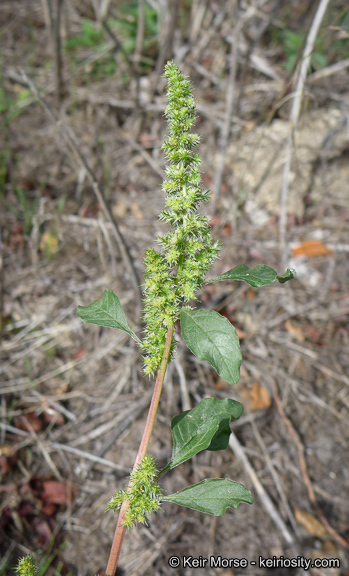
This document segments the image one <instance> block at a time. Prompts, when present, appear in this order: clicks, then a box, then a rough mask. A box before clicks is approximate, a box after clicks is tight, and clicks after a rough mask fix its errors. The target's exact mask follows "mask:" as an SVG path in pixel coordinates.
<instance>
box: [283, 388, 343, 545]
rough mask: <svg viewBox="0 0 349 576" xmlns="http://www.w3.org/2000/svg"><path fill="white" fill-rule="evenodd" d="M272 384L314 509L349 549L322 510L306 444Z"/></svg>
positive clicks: (327, 528) (341, 543) (336, 537)
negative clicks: (314, 485) (295, 447)
mask: <svg viewBox="0 0 349 576" xmlns="http://www.w3.org/2000/svg"><path fill="white" fill-rule="evenodd" d="M272 385H273V392H274V400H275V403H276V406H277V409H278V412H279V414H280V416H281V418H282V419H283V421H284V423H285V425H286V427H287V430H288V432H289V434H290V436H291V437H292V438H293V440H294V442H295V444H296V446H297V450H298V458H299V465H300V469H301V472H302V476H303V480H304V484H305V486H306V488H307V491H308V497H309V500H310V502H311V504H312V506H313V507H314V510H315V511H316V513H317V515H318V516H319V518H320V520H321V522H322V524H323V525H324V526H325V528H326V530H327V532H328V533H329V534H331V536H333V538H334V539H335V540H336V542H338V544H340V546H343V548H345V549H346V550H349V543H348V542H347V541H346V540H344V538H342V536H340V535H339V534H337V532H336V531H335V529H334V528H332V526H331V525H330V524H329V522H328V520H327V518H326V517H325V515H324V513H323V512H322V510H321V508H320V506H319V505H318V503H317V500H316V496H315V492H314V489H313V486H312V483H311V481H310V478H309V474H308V468H307V463H306V460H305V456H304V446H303V444H302V441H301V439H300V437H299V436H298V434H297V432H296V430H295V429H294V427H293V425H292V422H291V420H290V419H289V418H288V417H287V416H286V414H285V411H284V407H283V405H282V402H281V400H280V396H279V393H278V389H277V386H276V382H275V380H274V379H272Z"/></svg>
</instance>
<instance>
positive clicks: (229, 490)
mask: <svg viewBox="0 0 349 576" xmlns="http://www.w3.org/2000/svg"><path fill="white" fill-rule="evenodd" d="M161 500H162V501H165V502H174V503H175V504H178V505H179V506H186V507H187V508H191V509H192V510H199V511H200V512H206V514H213V515H214V516H222V515H223V514H225V511H226V509H227V508H234V509H236V508H238V507H239V504H241V502H245V503H246V504H252V503H253V496H252V494H251V492H250V491H249V490H247V488H245V486H243V485H242V484H239V483H238V482H233V480H229V478H208V479H206V480H202V482H199V483H198V484H194V485H193V486H188V488H184V490H180V491H179V492H176V493H175V494H170V495H169V496H164V497H162V498H161Z"/></svg>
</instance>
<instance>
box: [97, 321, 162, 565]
mask: <svg viewBox="0 0 349 576" xmlns="http://www.w3.org/2000/svg"><path fill="white" fill-rule="evenodd" d="M172 336H173V327H172V328H169V329H168V332H167V338H166V345H165V350H164V354H163V357H162V361H161V366H160V368H159V371H158V374H157V377H156V381H155V386H154V392H153V397H152V399H151V403H150V407H149V412H148V417H147V421H146V424H145V428H144V432H143V436H142V440H141V443H140V445H139V449H138V453H137V458H136V461H135V463H134V466H133V470H135V468H136V467H137V466H138V465H139V464H140V463H141V461H142V460H143V458H144V456H145V455H146V453H147V450H148V446H149V441H150V437H151V434H152V431H153V428H154V422H155V417H156V412H157V409H158V406H159V401H160V396H161V391H162V385H163V382H164V378H165V373H166V368H167V364H168V361H169V357H170V351H171V343H172ZM129 487H130V484H129V485H128V488H129ZM129 506H130V503H129V502H128V501H125V502H124V503H123V504H122V506H121V509H120V512H119V518H118V523H117V526H116V530H115V534H114V540H113V544H112V547H111V550H110V556H109V560H108V565H107V568H106V571H105V576H114V574H115V571H116V566H117V563H118V559H119V555H120V550H121V545H122V541H123V538H124V534H125V530H126V527H125V526H122V524H123V522H124V520H125V514H126V512H127V510H128V508H129Z"/></svg>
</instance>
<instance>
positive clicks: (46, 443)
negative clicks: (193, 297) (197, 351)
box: [0, 0, 349, 576]
mask: <svg viewBox="0 0 349 576" xmlns="http://www.w3.org/2000/svg"><path fill="white" fill-rule="evenodd" d="M1 4H2V7H1V11H0V26H1V29H0V34H1V44H2V56H1V66H2V72H1V92H0V110H1V125H2V127H1V135H0V139H1V152H0V162H1V166H0V186H1V216H0V218H1V220H0V222H1V239H0V241H1V252H2V262H1V265H2V277H1V317H2V341H1V366H0V371H1V392H2V394H1V430H0V434H1V441H0V443H1V448H0V464H1V467H0V472H1V505H0V542H1V543H0V554H1V556H0V575H3V576H5V575H6V576H9V575H10V574H12V573H13V571H12V568H13V566H14V565H15V563H16V561H17V559H18V557H19V556H23V555H25V554H26V553H28V552H31V553H33V554H34V555H35V557H36V559H37V561H40V562H41V563H40V570H41V571H40V574H42V575H43V574H48V575H54V574H64V575H67V574H71V575H72V576H85V575H93V574H97V573H98V572H99V573H100V574H103V573H104V572H103V571H104V570H105V566H106V561H107V558H108V554H109V550H110V545H111V541H112V538H113V533H114V529H115V525H116V518H115V516H114V515H113V514H112V513H110V512H109V513H106V512H105V508H106V505H107V503H108V501H109V499H110V497H111V496H112V494H113V493H115V492H116V491H117V490H119V489H120V488H122V487H124V485H125V482H126V478H127V476H128V474H129V469H130V468H131V467H132V464H133V461H134V458H135V455H136V453H137V449H138V444H139V440H140V436H141V434H142V431H143V426H144V422H145V418H146V414H147V407H148V405H149V401H150V397H151V392H152V386H153V382H152V380H149V379H148V378H145V377H144V376H143V374H142V362H141V356H140V353H139V351H138V349H137V348H136V347H135V346H134V343H133V341H130V339H129V338H128V337H127V335H126V334H124V333H121V332H119V331H113V330H111V329H107V328H103V329H101V328H99V327H97V326H92V325H88V324H83V323H82V322H81V320H80V319H79V318H77V306H78V305H79V304H83V305H87V304H89V303H91V302H92V301H93V300H95V299H97V298H100V297H101V295H102V293H103V290H104V289H106V288H110V289H112V290H114V292H115V293H116V294H117V295H118V297H119V298H120V301H121V304H122V306H123V308H124V310H125V312H126V315H127V318H128V320H129V324H130V325H131V327H132V329H133V330H134V331H135V332H136V333H137V334H139V335H141V329H142V328H141V322H140V316H139V291H138V290H137V289H136V288H135V283H138V285H141V283H142V270H143V253H144V249H145V248H146V247H148V246H151V245H153V243H154V239H155V238H156V236H157V235H158V234H160V233H161V232H162V231H163V229H164V228H163V225H162V224H161V223H160V222H159V221H158V220H157V215H158V213H159V210H160V209H161V207H162V205H163V193H162V191H161V182H162V174H163V170H164V159H163V155H162V152H161V148H160V147H161V144H162V143H163V141H164V138H165V137H166V124H165V120H164V117H163V112H164V106H165V100H164V93H165V92H164V90H165V84H164V80H163V79H162V78H161V76H160V74H161V73H162V69H163V63H164V62H165V61H166V59H167V57H169V56H171V57H172V56H174V58H175V61H176V62H177V63H178V65H179V66H180V67H181V69H182V70H183V71H184V73H185V74H187V75H188V76H190V79H191V81H192V84H193V86H194V91H195V97H196V100H197V106H198V120H197V123H196V131H197V132H198V133H199V134H200V135H201V145H200V153H201V155H202V172H203V183H204V186H205V187H208V188H210V189H211V190H213V191H214V189H215V182H216V178H217V175H218V176H219V170H220V165H221V162H222V160H223V166H224V170H223V172H222V173H221V181H220V185H219V187H218V190H219V193H218V194H216V196H215V202H214V205H213V206H214V209H213V208H212V205H211V206H209V205H208V206H207V207H205V210H206V213H207V216H208V218H209V220H210V222H211V225H212V234H213V236H214V238H216V239H218V240H220V241H221V242H222V244H223V249H222V251H221V253H220V259H219V260H217V262H216V263H215V265H214V267H213V269H212V271H211V272H210V275H209V276H210V277H212V278H214V277H216V276H217V275H219V274H222V273H223V272H225V271H227V270H229V269H230V268H233V267H234V266H236V265H238V264H241V263H245V264H247V265H248V266H251V267H252V266H256V265H258V264H262V263H263V264H267V265H269V266H272V267H273V268H275V269H276V270H277V271H278V273H283V272H284V271H285V269H286V267H291V268H295V269H296V272H297V278H296V279H295V280H293V281H292V282H288V283H287V284H285V285H281V284H273V285H271V286H268V287H264V288H261V289H253V288H250V287H249V286H245V285H242V284H240V283H236V284H232V283H228V282H227V283H216V284H208V285H207V286H206V287H205V289H204V290H203V291H202V293H201V294H200V302H199V306H201V307H203V308H207V309H214V310H217V311H219V312H221V313H222V314H224V315H225V316H226V317H227V318H228V319H229V320H230V321H231V322H232V323H233V325H234V326H235V327H236V329H237V330H238V333H239V337H240V342H241V349H242V354H243V363H242V369H241V379H240V381H239V383H238V384H237V385H236V386H234V387H231V386H230V385H228V384H227V383H226V382H225V381H223V380H221V379H219V378H218V377H217V375H216V373H215V372H214V371H213V369H211V368H210V366H209V365H208V364H207V363H203V362H200V361H198V360H197V359H196V358H195V357H194V356H193V355H192V354H191V352H190V351H189V350H188V349H187V348H186V346H185V345H184V343H183V340H182V338H181V334H180V332H179V330H178V331H177V333H176V340H177V353H176V357H175V360H174V361H173V363H172V364H171V365H170V367H169V369H168V372H167V376H166V380H165V385H164V391H163V396H162V399H161V403H160V407H159V412H158V416H157V421H156V426H155V429H154V433H153V437H152V441H151V446H150V453H151V454H152V455H153V456H154V457H155V458H156V460H157V462H158V465H159V466H160V467H162V466H165V465H166V463H167V462H168V460H169V458H170V454H171V433H170V420H171V418H172V417H173V416H174V415H176V414H177V413H179V412H181V411H183V410H185V409H188V407H194V406H195V405H196V404H197V403H198V402H199V401H200V400H201V399H202V398H205V397H216V398H225V397H230V398H233V399H237V400H239V401H240V402H241V403H242V404H243V405H244V407H245V412H244V415H243V417H242V418H241V419H240V420H238V421H237V422H235V423H233V424H232V436H231V441H230V444H229V447H228V449H227V450H226V451H224V452H202V453H200V454H199V455H197V456H196V457H195V458H194V459H193V460H191V461H189V462H186V463H185V464H183V465H181V466H180V467H178V468H176V469H175V470H174V471H172V472H171V473H170V474H168V475H166V476H165V478H164V480H163V488H164V491H165V492H166V493H171V492H175V491H177V490H179V489H181V488H184V487H185V486H187V485H189V484H193V483H195V482H199V481H200V480H202V479H204V478H207V477H222V478H223V477H227V478H231V479H233V480H236V481H239V482H241V483H243V484H244V485H245V486H246V487H247V488H249V489H250V490H251V492H252V493H253V495H254V499H255V502H254V504H253V505H252V506H248V505H244V504H242V505H241V506H240V508H239V509H238V510H234V511H233V510H229V511H228V512H227V513H226V514H225V515H224V516H222V517H218V518H216V517H211V516H208V515H203V514H200V513H199V512H194V511H192V510H189V509H186V508H180V507H178V506H175V505H174V504H165V503H164V504H163V507H162V510H161V511H160V512H159V513H158V514H156V515H154V516H153V517H151V519H150V522H149V525H148V526H140V527H137V528H136V529H135V530H134V531H133V532H132V533H127V534H126V536H125V540H124V544H123V548H122V553H121V558H120V574H122V573H124V574H125V575H132V576H141V575H143V574H154V575H159V576H160V575H168V576H170V575H173V574H179V575H180V576H182V575H183V576H191V575H193V576H194V575H197V576H201V575H205V576H206V575H209V576H214V575H224V576H232V575H234V576H239V575H242V574H245V575H249V576H253V575H264V574H269V573H270V571H271V570H272V573H273V574H274V575H275V576H279V575H280V576H281V575H285V576H288V575H291V574H292V576H298V575H302V574H305V573H306V572H307V573H310V574H312V575H313V576H331V575H333V576H344V575H346V576H348V573H349V554H348V550H349V521H348V518H349V499H348V494H349V429H348V420H349V416H348V408H349V388H348V387H349V373H348V372H349V355H348V350H349V329H348V315H349V288H348V286H349V266H348V253H349V225H348V223H349V162H348V158H349V136H348V134H349V132H348V118H349V116H348V108H349V67H348V58H349V48H348V47H346V44H345V40H346V42H347V44H349V23H348V17H347V16H346V15H347V14H348V10H347V7H346V3H345V2H339V1H337V2H332V3H330V4H329V5H328V7H327V11H326V14H325V16H324V19H323V22H322V26H321V27H320V29H319V31H318V33H317V42H318V43H317V44H315V49H314V54H317V60H318V61H319V62H320V61H321V58H320V57H321V56H322V57H324V55H326V61H324V60H323V61H322V62H323V65H322V66H320V65H316V62H315V60H316V59H315V57H314V62H313V64H312V67H311V68H310V70H309V71H308V78H307V81H306V83H305V87H304V94H303V98H302V100H301V104H302V108H301V111H300V115H299V121H298V124H297V127H296V130H295V131H294V132H292V131H291V123H290V117H291V113H292V102H293V99H294V91H295V87H296V82H297V77H298V76H297V74H298V70H299V68H298V69H297V68H296V69H295V70H294V71H292V70H285V64H290V63H291V57H292V54H293V56H295V57H296V60H295V62H298V63H300V62H301V55H302V53H303V49H304V43H303V44H302V43H300V45H299V47H298V48H297V46H296V48H295V47H293V53H291V54H290V51H287V50H289V48H288V45H287V42H286V41H285V44H282V41H281V40H280V34H281V32H280V31H285V30H290V31H293V32H294V34H295V35H296V36H297V34H298V37H299V36H300V34H301V32H304V34H305V33H306V32H307V31H308V30H309V28H310V26H311V25H312V23H313V22H314V19H315V17H316V6H315V3H313V2H311V1H305V2H302V3H301V2H299V1H298V0H293V1H291V2H288V3H286V2H276V1H275V2H273V1H269V2H267V1H261V2H256V3H254V2H246V3H241V4H240V3H239V5H237V4H235V2H234V1H231V2H219V1H216V2H213V1H211V0H207V1H201V0H197V1H193V2H184V1H182V2H178V3H176V2H174V3H173V5H172V3H170V2H161V1H160V0H158V1H155V0H153V1H152V2H145V3H144V5H145V6H146V12H145V15H146V19H145V22H146V26H145V32H144V43H143V45H142V46H143V47H142V49H141V56H142V57H141V59H140V60H139V61H137V59H136V58H132V56H134V55H135V54H136V55H137V44H136V40H135V34H136V32H137V26H136V24H137V18H135V14H136V15H137V14H138V13H139V12H138V11H139V10H141V6H142V5H143V3H142V2H130V3H128V2H121V3H117V2H115V1H114V0H112V1H111V2H109V3H108V2H104V3H103V2H101V3H100V8H101V7H102V5H103V4H104V7H106V8H107V10H108V11H107V12H106V13H105V16H104V21H103V24H100V23H98V17H97V13H98V6H99V3H98V2H91V3H90V2H88V1H87V0H84V1H82V2H77V1H75V0H74V1H71V2H62V18H61V26H60V33H61V43H62V48H61V50H60V51H59V53H60V54H61V59H62V74H61V78H62V89H61V97H59V88H57V86H59V82H58V80H57V78H58V79H59V77H60V76H59V73H57V67H55V62H57V59H56V60H55V57H54V56H55V55H56V56H57V43H56V44H55V43H54V41H53V37H54V29H55V26H54V20H55V18H54V15H55V10H56V9H57V6H59V5H60V4H59V2H58V1H57V2H56V3H55V2H49V1H48V0H47V1H44V0H43V1H42V2H41V1H39V0H31V1H28V2H23V1H19V0H12V1H6V0H3V2H2V3H1ZM176 7H177V15H176V13H175V12H176ZM50 10H52V13H53V24H52V22H51V20H50ZM171 10H172V11H173V12H171ZM152 11H153V12H152ZM154 14H156V15H157V19H155V20H156V22H158V26H157V28H155V31H153V32H152V23H153V20H152V17H153V16H154ZM101 19H102V20H103V17H102V16H101ZM117 20H119V21H121V23H122V24H123V25H124V27H122V26H121V28H118V27H117V26H116V27H115V29H114V28H113V26H114V22H115V21H117ZM84 22H85V24H84ZM86 22H89V23H90V24H89V25H87V24H86ZM91 23H92V24H91ZM135 23H136V24H135ZM174 23H176V24H175V26H174ZM133 24H134V29H133V28H132V25H133ZM128 25H130V26H131V30H129V28H127V26H128ZM84 26H85V28H84ZM138 28H139V27H138ZM84 30H85V31H84ZM93 30H94V31H95V32H93ZM110 30H112V33H110ZM152 34H153V36H152ZM132 35H133V36H132ZM284 37H285V36H283V38H284ZM72 38H73V39H74V38H75V44H74V43H73V45H72V43H71V39H72ZM76 38H78V39H79V38H80V40H76ZM130 40H133V44H132V47H131V50H130V51H129V52H127V50H128V48H127V46H128V42H129V41H130ZM343 40H344V41H343ZM69 41H70V45H69ZM69 46H70V47H69ZM234 46H235V48H234ZM126 48H127V49H126ZM291 52H292V51H291ZM142 58H143V59H142ZM108 66H109V68H108ZM113 66H114V68H113ZM286 67H287V66H286ZM234 70H235V72H234ZM24 74H27V77H25V76H24ZM28 77H29V79H31V80H32V81H33V82H34V84H35V86H36V87H37V89H38V91H39V93H40V95H41V96H42V98H43V99H44V101H45V102H46V103H47V105H48V106H49V110H47V109H44V108H43V106H42V105H41V104H40V103H38V101H37V98H36V97H35V94H33V92H32V90H30V89H29V88H28V85H27V81H28ZM32 89H33V88H32ZM229 98H232V105H230V104H231V101H229ZM229 102H230V103H229ZM52 112H53V113H54V115H55V118H56V120H55V119H54V118H53V116H52ZM227 122H228V126H229V130H228V132H227V133H226V136H225V132H226V131H225V128H226V126H227ZM62 126H64V127H66V129H64V128H63V130H62ZM64 130H65V131H64ZM67 130H70V131H71V132H70V133H69V134H73V136H72V137H73V139H74V142H75V151H74V150H73V149H72V147H71V144H69V142H68V140H67ZM225 138H226V140H225ZM288 154H289V158H290V165H289V170H288V171H287V170H286V169H285V165H286V166H287V157H288V156H287V155H288ZM84 162H85V164H84ZM91 174H92V175H93V178H94V182H93V181H92V180H91V178H90V176H91ZM285 179H286V182H287V183H288V187H287V195H286V196H287V198H286V199H285V196H284V200H280V194H281V190H282V189H283V187H284V185H285ZM218 181H219V180H218ZM97 186H98V187H99V188H98V189H99V190H101V191H102V192H103V194H104V198H105V200H106V203H107V205H108V206H109V207H110V210H111V213H112V215H113V217H114V221H115V222H116V223H117V226H118V229H119V231H120V233H121V235H122V237H123V238H124V241H125V244H126V247H127V251H128V254H129V256H130V260H131V262H132V265H133V270H134V272H132V271H131V269H130V266H129V265H128V264H127V262H126V261H125V257H123V251H122V248H120V241H117V240H116V238H115V226H114V224H113V223H111V221H110V219H108V216H107V215H106V213H105V211H104V209H103V205H102V203H101V198H100V197H98V190H97V195H96V187H97ZM133 274H135V276H134V275H133ZM135 278H136V280H135ZM173 556H178V557H179V558H180V559H181V565H180V567H178V568H176V569H174V568H171V566H170V565H169V559H170V558H171V557H173ZM189 556H192V557H193V558H198V559H199V558H200V557H202V558H203V559H206V558H207V559H209V558H210V557H213V558H214V559H215V560H214V562H215V564H213V565H212V566H210V565H209V561H208V562H207V563H206V566H202V561H201V564H200V562H199V565H198V567H195V566H194V565H193V564H192V563H191V562H190V561H188V562H187V565H183V562H184V561H183V559H184V557H189ZM219 557H221V558H223V559H228V560H229V559H246V561H247V566H246V567H245V566H244V565H241V567H238V566H236V565H229V563H228V562H225V561H223V562H221V563H220V564H219V562H220V561H219ZM260 558H262V559H266V558H274V561H275V560H277V559H279V562H281V560H280V559H282V558H284V559H288V558H294V559H297V558H298V564H299V563H300V561H301V559H302V558H306V559H310V558H312V559H314V558H321V559H323V560H324V562H323V566H322V567H318V568H316V567H313V568H311V569H310V570H308V571H305V570H304V568H302V567H299V566H298V567H296V568H288V566H287V564H284V565H282V564H279V566H278V567H275V566H276V565H275V564H274V566H273V567H271V566H269V567H268V566H265V565H264V564H263V562H264V561H262V562H260ZM332 558H333V559H339V565H338V566H337V567H334V568H328V564H329V563H328V559H332ZM217 559H218V560H217Z"/></svg>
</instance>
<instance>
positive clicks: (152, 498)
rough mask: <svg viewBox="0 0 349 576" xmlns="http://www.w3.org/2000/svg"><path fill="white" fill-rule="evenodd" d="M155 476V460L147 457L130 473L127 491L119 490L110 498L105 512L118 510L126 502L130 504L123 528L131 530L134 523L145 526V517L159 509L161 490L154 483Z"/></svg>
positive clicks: (156, 471) (155, 482)
mask: <svg viewBox="0 0 349 576" xmlns="http://www.w3.org/2000/svg"><path fill="white" fill-rule="evenodd" d="M157 475H158V470H156V467H155V460H154V458H153V457H152V456H149V455H147V456H145V457H144V458H143V460H142V462H141V463H140V465H139V466H137V468H136V469H135V470H133V471H132V473H131V476H130V480H131V482H130V486H129V488H128V490H119V492H118V493H117V494H115V496H113V497H112V498H111V500H110V502H109V504H108V506H107V510H114V511H116V510H119V508H121V506H122V504H123V502H125V501H126V500H127V501H128V502H129V503H130V507H129V509H128V510H127V512H126V515H125V520H124V523H123V526H126V527H127V528H131V527H132V526H133V525H135V524H136V522H141V523H142V524H146V516H147V515H148V514H150V513H151V512H156V510H158V509H159V508H160V499H161V489H160V486H159V484H158V483H157V481H156V478H157Z"/></svg>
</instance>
